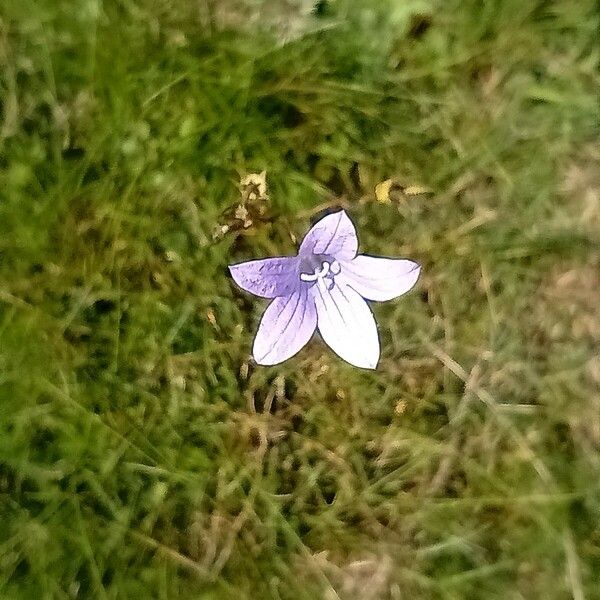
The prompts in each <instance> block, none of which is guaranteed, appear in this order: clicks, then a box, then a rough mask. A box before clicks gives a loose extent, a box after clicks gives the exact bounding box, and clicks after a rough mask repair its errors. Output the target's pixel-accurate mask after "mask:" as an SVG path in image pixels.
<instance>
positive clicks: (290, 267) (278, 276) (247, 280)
mask: <svg viewBox="0 0 600 600" xmlns="http://www.w3.org/2000/svg"><path fill="white" fill-rule="evenodd" d="M229 271H230V273H231V276H232V277H233V280H234V281H235V282H236V283H237V284H238V285H239V286H240V287H241V288H242V289H243V290H245V291H247V292H250V293H251V294H254V295H255V296H260V297H261V298H276V297H278V296H287V295H289V294H291V293H292V292H293V291H294V290H295V289H296V286H297V285H298V258H297V257H296V256H280V257H276V258H263V259H260V260H251V261H248V262H243V263H238V264H237V265H231V266H230V267H229Z"/></svg>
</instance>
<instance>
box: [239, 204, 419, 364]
mask: <svg viewBox="0 0 600 600" xmlns="http://www.w3.org/2000/svg"><path fill="white" fill-rule="evenodd" d="M357 251H358V238H357V237H356V230H355V229H354V225H353V224H352V221H351V220H350V219H349V218H348V215H347V214H346V212H345V211H343V210H341V211H339V212H336V213H333V214H330V215H327V216H326V217H324V218H322V219H321V220H320V221H318V222H317V223H316V224H315V225H314V226H313V227H312V228H311V229H310V231H309V232H308V233H307V234H306V237H305V238H304V240H303V241H302V244H300V249H299V251H298V256H283V257H277V258H264V259H261V260H251V261H249V262H243V263H239V264H237V265H231V266H230V267H229V270H230V271H231V275H232V276H233V279H234V281H235V282H236V283H237V284H238V285H239V286H240V287H241V288H242V289H243V290H246V291H247V292H250V293H252V294H255V295H256V296H260V297H262V298H270V299H272V302H271V303H270V304H269V306H268V307H267V310H266V311H265V314H264V315H263V317H262V320H261V322H260V325H259V327H258V331H257V333H256V338H255V339H254V347H253V355H254V359H255V360H256V362H257V363H258V364H261V365H275V364H277V363H280V362H283V361H284V360H287V359H288V358H290V357H292V356H294V354H296V353H297V352H299V351H300V349H301V348H303V347H304V346H305V345H306V343H307V342H308V341H309V340H310V338H311V337H312V335H313V333H314V331H315V329H318V330H319V333H320V334H321V337H322V338H323V340H324V341H325V342H326V343H327V344H328V345H329V346H330V347H331V349H332V350H333V351H334V352H335V353H336V354H337V355H338V356H340V357H341V358H343V359H344V360H346V361H348V362H349V363H350V364H352V365H355V366H357V367H363V368H365V369H374V368H375V367H376V366H377V362H378V360H379V337H378V335H377V326H376V324H375V319H374V318H373V313H372V312H371V309H370V308H369V305H368V304H367V303H366V302H365V300H375V301H379V302H381V301H384V300H391V299H392V298H396V297H397V296H400V295H402V294H404V293H405V292H407V291H408V290H410V289H411V288H412V287H413V286H414V285H415V283H416V281H417V279H418V277H419V271H420V267H419V265H418V264H417V263H414V262H412V261H411V260H403V259H393V258H380V257H375V256H367V255H365V254H358V255H357Z"/></svg>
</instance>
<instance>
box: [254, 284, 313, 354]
mask: <svg viewBox="0 0 600 600" xmlns="http://www.w3.org/2000/svg"><path fill="white" fill-rule="evenodd" d="M316 326H317V313H316V310H315V303H314V300H313V299H312V298H311V297H309V295H308V291H307V288H306V286H301V287H300V288H299V289H297V290H296V291H295V292H294V293H293V294H291V295H289V296H286V297H284V298H281V297H280V298H275V300H273V302H271V304H269V306H268V307H267V310H266V311H265V314H264V315H263V317H262V319H261V321H260V325H259V327H258V331H257V332H256V338H255V339H254V347H253V349H252V354H253V356H254V360H256V362H257V363H258V364H259V365H276V364H277V363H280V362H283V361H284V360H287V359H288V358H290V357H292V356H294V354H296V353H297V352H299V351H300V350H301V349H302V348H303V347H304V346H305V345H306V343H307V342H308V340H310V338H311V337H312V334H313V333H314V331H315V327H316Z"/></svg>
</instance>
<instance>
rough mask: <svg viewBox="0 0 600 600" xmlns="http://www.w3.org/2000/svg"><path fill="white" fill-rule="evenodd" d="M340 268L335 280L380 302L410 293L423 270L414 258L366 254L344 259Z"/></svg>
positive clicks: (367, 297) (368, 298)
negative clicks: (381, 256)
mask: <svg viewBox="0 0 600 600" xmlns="http://www.w3.org/2000/svg"><path fill="white" fill-rule="evenodd" d="M341 267H342V268H341V273H340V274H339V275H338V276H337V277H336V280H340V281H343V282H344V283H347V284H348V285H349V286H350V287H352V288H353V289H354V290H356V291H357V292H358V293H359V294H360V295H361V296H362V297H363V298H366V299H367V300H376V301H378V302H383V301H385V300H391V299H392V298H397V297H398V296H401V295H402V294H405V293H406V292H408V290H410V289H411V288H412V287H413V286H414V285H415V283H416V282H417V279H419V273H420V272H421V267H420V266H419V265H418V264H417V263H416V262H413V261H412V260H405V259H401V258H380V257H378V256H365V255H364V254H360V255H359V256H357V257H356V258H355V259H354V260H351V261H348V262H343V263H342V265H341Z"/></svg>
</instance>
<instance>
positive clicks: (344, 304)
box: [310, 278, 379, 369]
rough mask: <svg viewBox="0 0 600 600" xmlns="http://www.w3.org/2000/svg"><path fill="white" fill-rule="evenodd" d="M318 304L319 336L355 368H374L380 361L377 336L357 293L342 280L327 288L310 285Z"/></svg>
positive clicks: (373, 320)
mask: <svg viewBox="0 0 600 600" xmlns="http://www.w3.org/2000/svg"><path fill="white" fill-rule="evenodd" d="M310 291H311V293H312V294H313V295H314V298H315V304H316V307H317V327H318V328H319V333H320V334H321V337H322V338H323V340H324V341H325V343H327V345H329V346H330V347H331V349H332V350H333V351H334V352H335V353H336V354H337V355H338V356H340V357H341V358H343V359H344V360H345V361H347V362H349V363H350V364H351V365H354V366H356V367H363V368H365V369H374V368H375V367H376V366H377V361H378V360H379V337H378V335H377V325H376V324H375V319H374V318H373V313H372V312H371V309H370V308H369V306H368V304H367V303H366V302H365V301H364V300H363V299H362V298H361V297H360V295H359V293H358V292H356V291H354V290H353V289H352V288H351V287H350V286H348V285H346V284H344V283H338V279H337V278H336V284H335V285H334V286H333V287H332V288H331V289H330V290H328V289H327V287H326V286H325V285H321V284H319V283H318V284H316V285H314V286H313V287H312V288H310Z"/></svg>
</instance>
